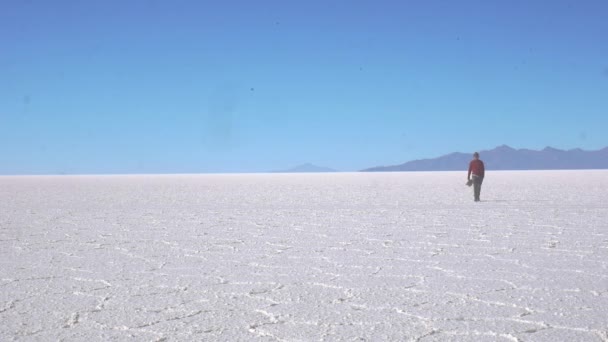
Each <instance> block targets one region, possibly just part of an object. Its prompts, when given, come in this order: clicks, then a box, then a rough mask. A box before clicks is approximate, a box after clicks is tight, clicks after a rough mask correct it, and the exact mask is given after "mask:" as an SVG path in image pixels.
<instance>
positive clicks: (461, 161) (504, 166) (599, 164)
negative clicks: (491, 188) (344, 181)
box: [362, 145, 608, 172]
mask: <svg viewBox="0 0 608 342" xmlns="http://www.w3.org/2000/svg"><path fill="white" fill-rule="evenodd" d="M472 154H473V153H472V152H471V153H450V154H447V155H444V156H441V157H438V158H433V159H420V160H413V161H409V162H407V163H404V164H400V165H392V166H378V167H372V168H369V169H365V170H362V171H368V172H369V171H457V170H466V169H467V168H468V165H469V161H470V160H471V159H472ZM479 154H480V158H481V160H483V161H484V163H485V164H486V168H487V169H488V170H569V169H572V170H575V169H608V147H605V148H603V149H601V150H597V151H584V150H581V149H579V148H577V149H572V150H567V151H564V150H559V149H556V148H552V147H545V148H544V149H543V150H540V151H536V150H528V149H514V148H511V147H509V146H507V145H502V146H499V147H496V148H495V149H492V150H487V151H479Z"/></svg>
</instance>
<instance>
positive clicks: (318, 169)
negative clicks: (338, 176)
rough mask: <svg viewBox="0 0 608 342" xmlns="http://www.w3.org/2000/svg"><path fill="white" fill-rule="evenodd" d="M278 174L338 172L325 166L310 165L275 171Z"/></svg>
mask: <svg viewBox="0 0 608 342" xmlns="http://www.w3.org/2000/svg"><path fill="white" fill-rule="evenodd" d="M273 172H276V173H303V172H336V170H334V169H330V168H328V167H324V166H317V165H313V164H310V163H306V164H302V165H298V166H296V167H293V168H291V169H287V170H281V171H273Z"/></svg>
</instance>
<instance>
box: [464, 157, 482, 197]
mask: <svg viewBox="0 0 608 342" xmlns="http://www.w3.org/2000/svg"><path fill="white" fill-rule="evenodd" d="M485 173H486V168H485V166H484V164H483V161H481V159H479V153H477V152H475V153H473V160H471V162H470V163H469V173H468V175H467V183H470V182H471V181H472V182H473V195H474V196H475V202H479V201H480V199H479V196H480V195H481V183H483V177H484V176H485ZM471 177H473V179H471Z"/></svg>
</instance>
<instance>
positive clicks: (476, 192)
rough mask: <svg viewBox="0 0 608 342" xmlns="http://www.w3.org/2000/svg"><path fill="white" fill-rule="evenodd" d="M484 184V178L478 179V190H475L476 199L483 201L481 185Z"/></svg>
mask: <svg viewBox="0 0 608 342" xmlns="http://www.w3.org/2000/svg"><path fill="white" fill-rule="evenodd" d="M482 183H483V177H477V188H476V189H475V199H476V200H477V201H480V200H481V197H480V196H481V184H482Z"/></svg>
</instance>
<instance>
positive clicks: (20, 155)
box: [0, 0, 608, 174]
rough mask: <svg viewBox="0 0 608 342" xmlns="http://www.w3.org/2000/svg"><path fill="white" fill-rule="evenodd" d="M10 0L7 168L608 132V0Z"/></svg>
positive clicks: (445, 145)
mask: <svg viewBox="0 0 608 342" xmlns="http://www.w3.org/2000/svg"><path fill="white" fill-rule="evenodd" d="M0 4H1V10H0V174H41V173H42V174H56V173H69V174H73V173H181V172H186V173H198V172H260V171H269V170H276V169H286V168H289V167H292V166H295V165H298V164H302V163H306V162H311V163H314V164H317V165H322V166H328V167H332V168H335V169H338V170H342V171H352V170H358V169H363V168H367V167H372V166H377V165H391V164H400V163H403V162H405V161H408V160H412V159H418V158H424V157H436V156H439V155H442V154H446V153H449V152H456V151H459V152H471V151H474V150H482V149H490V148H493V147H495V146H497V145H502V144H508V145H510V146H512V147H516V148H538V149H540V148H543V147H545V146H548V145H549V146H553V147H557V148H563V149H569V148H575V147H581V148H583V149H599V148H602V147H605V146H608V133H606V131H608V17H607V13H608V2H607V1H584V0H583V1H540V0H539V1H518V0H514V1H481V0H480V1H407V0H402V1H371V0H370V1H357V0H349V1H340V0H335V1H332V0H324V1H316V0H307V1H284V0H281V1H279V0H277V1H265V0H259V1H205V0H201V1H179V0H176V1H160V0H157V1H152V0H149V1H135V0H133V1H110V0H104V1H77V0H73V1H67V0H54V1H44V0H39V1H37V0H30V1H25V0H21V1H17V0H2V1H1V3H0Z"/></svg>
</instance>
